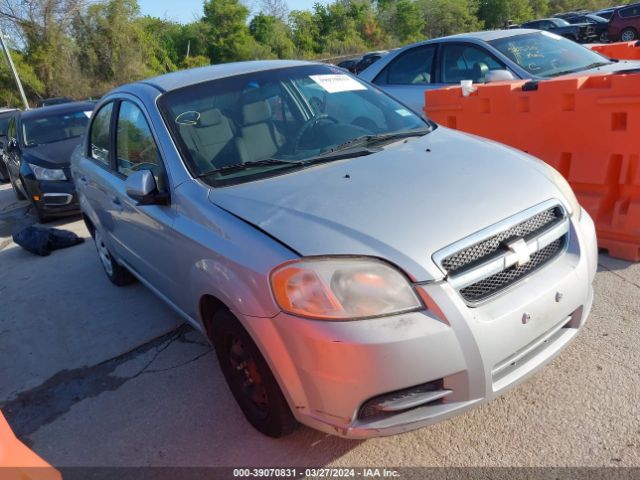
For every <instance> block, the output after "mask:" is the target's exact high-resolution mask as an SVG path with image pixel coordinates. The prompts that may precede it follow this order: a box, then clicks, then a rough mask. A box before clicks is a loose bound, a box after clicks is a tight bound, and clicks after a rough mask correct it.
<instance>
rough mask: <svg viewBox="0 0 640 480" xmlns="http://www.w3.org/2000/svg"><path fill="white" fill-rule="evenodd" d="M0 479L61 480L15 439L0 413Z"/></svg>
mask: <svg viewBox="0 0 640 480" xmlns="http://www.w3.org/2000/svg"><path fill="white" fill-rule="evenodd" d="M0 478H2V480H62V475H60V472H58V471H57V470H56V469H55V468H53V467H52V466H51V465H49V464H48V463H47V462H45V461H44V460H43V459H41V458H40V457H39V456H38V455H36V454H35V453H33V452H32V451H31V450H29V448H27V446H26V445H25V444H23V443H22V442H21V441H20V440H18V439H17V438H16V436H15V435H14V434H13V432H12V431H11V427H9V424H8V423H7V421H6V420H5V419H4V416H3V415H2V413H0Z"/></svg>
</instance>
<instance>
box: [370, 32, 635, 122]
mask: <svg viewBox="0 0 640 480" xmlns="http://www.w3.org/2000/svg"><path fill="white" fill-rule="evenodd" d="M638 69H640V61H618V60H612V59H609V58H606V57H604V56H602V55H600V54H599V53H596V52H594V51H592V50H589V49H588V48H586V47H583V46H582V45H579V44H577V43H575V42H573V41H571V40H568V39H566V38H564V37H561V36H559V35H555V34H554V33H552V32H547V31H540V30H527V29H515V30H494V31H488V32H477V33H465V34H461V35H452V36H450V37H444V38H437V39H433V40H428V41H425V42H420V43H415V44H412V45H407V46H406V47H403V48H401V49H400V50H396V51H393V52H391V53H390V54H388V55H386V56H385V57H383V58H382V59H380V60H378V61H377V62H376V63H374V64H373V65H371V66H370V67H369V68H367V69H366V70H364V71H363V72H361V73H360V74H359V76H360V78H362V79H364V80H367V81H369V82H372V83H374V84H375V85H376V86H378V87H379V88H381V89H383V90H385V91H386V92H388V93H390V94H391V95H393V96H394V97H396V98H397V99H398V100H400V101H402V102H404V103H405V104H406V105H408V106H409V107H411V108H412V109H413V110H414V111H415V112H422V110H423V108H424V103H425V99H424V92H425V90H430V89H436V88H442V87H447V86H452V85H460V82H461V81H462V80H471V81H472V82H473V83H488V82H496V81H504V80H514V79H531V80H544V79H548V78H555V77H560V76H566V75H584V74H590V73H609V72H621V71H625V70H638Z"/></svg>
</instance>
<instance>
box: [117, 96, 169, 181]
mask: <svg viewBox="0 0 640 480" xmlns="http://www.w3.org/2000/svg"><path fill="white" fill-rule="evenodd" d="M116 158H117V161H116V168H117V171H118V173H120V174H122V175H124V176H125V177H128V176H129V175H131V174H132V173H133V172H136V171H138V170H150V171H151V172H152V173H153V176H154V177H155V178H156V183H157V184H158V185H160V180H161V178H160V177H161V172H162V163H161V160H160V154H159V152H158V148H157V147H156V143H155V141H154V139H153V135H152V134H151V129H150V128H149V124H148V123H147V120H146V119H145V117H144V114H143V113H142V110H140V108H138V107H137V106H136V105H135V104H133V103H132V102H128V101H126V100H125V101H123V102H122V103H121V104H120V112H119V113H118V125H117V129H116Z"/></svg>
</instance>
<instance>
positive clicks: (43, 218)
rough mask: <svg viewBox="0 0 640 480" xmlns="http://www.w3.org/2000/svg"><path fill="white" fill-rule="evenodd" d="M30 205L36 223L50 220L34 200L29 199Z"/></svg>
mask: <svg viewBox="0 0 640 480" xmlns="http://www.w3.org/2000/svg"><path fill="white" fill-rule="evenodd" d="M31 205H32V206H33V213H34V214H35V216H36V218H37V219H38V223H47V222H48V221H49V220H51V218H50V217H48V216H47V215H45V213H44V212H43V211H42V210H40V209H39V208H38V206H37V205H36V202H34V201H33V200H32V201H31Z"/></svg>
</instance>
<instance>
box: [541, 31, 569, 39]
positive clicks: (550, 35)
mask: <svg viewBox="0 0 640 480" xmlns="http://www.w3.org/2000/svg"><path fill="white" fill-rule="evenodd" d="M540 33H542V35H544V36H545V37H549V38H553V39H554V40H560V39H562V38H563V37H561V36H560V35H556V34H555V33H551V32H540Z"/></svg>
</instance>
